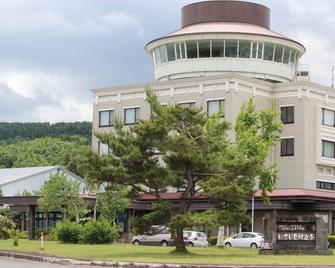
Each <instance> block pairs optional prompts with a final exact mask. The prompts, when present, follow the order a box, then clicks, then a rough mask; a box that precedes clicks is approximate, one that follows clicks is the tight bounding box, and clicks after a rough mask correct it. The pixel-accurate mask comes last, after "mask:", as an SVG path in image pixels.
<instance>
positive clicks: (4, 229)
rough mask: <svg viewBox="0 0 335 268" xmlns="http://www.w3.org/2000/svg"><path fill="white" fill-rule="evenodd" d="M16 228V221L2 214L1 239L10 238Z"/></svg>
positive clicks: (0, 223)
mask: <svg viewBox="0 0 335 268" xmlns="http://www.w3.org/2000/svg"><path fill="white" fill-rule="evenodd" d="M14 230H15V223H14V222H13V221H12V220H11V219H9V218H7V217H5V216H0V239H9V238H10V237H11V235H12V233H13V231H14Z"/></svg>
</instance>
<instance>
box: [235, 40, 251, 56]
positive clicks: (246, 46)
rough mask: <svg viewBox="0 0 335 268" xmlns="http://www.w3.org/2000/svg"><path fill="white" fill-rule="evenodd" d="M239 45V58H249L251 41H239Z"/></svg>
mask: <svg viewBox="0 0 335 268" xmlns="http://www.w3.org/2000/svg"><path fill="white" fill-rule="evenodd" d="M239 45H240V46H239V50H238V56H239V58H250V49H251V41H240V42H239Z"/></svg>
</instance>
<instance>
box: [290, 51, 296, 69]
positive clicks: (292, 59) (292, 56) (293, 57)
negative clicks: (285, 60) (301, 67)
mask: <svg viewBox="0 0 335 268" xmlns="http://www.w3.org/2000/svg"><path fill="white" fill-rule="evenodd" d="M295 54H296V52H295V51H294V50H293V49H292V50H291V56H290V61H289V64H290V65H292V66H293V65H294V60H295Z"/></svg>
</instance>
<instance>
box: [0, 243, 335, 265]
mask: <svg viewBox="0 0 335 268" xmlns="http://www.w3.org/2000/svg"><path fill="white" fill-rule="evenodd" d="M39 246H40V243H39V241H29V240H22V239H21V240H20V241H19V247H13V241H12V240H0V249H5V250H15V251H26V252H28V251H29V252H38V253H40V250H39ZM188 249H189V252H190V253H189V254H186V255H184V254H183V255H181V254H177V253H174V252H173V250H174V248H173V247H158V246H157V247H153V246H133V245H129V244H111V245H74V244H62V243H60V242H55V241H46V242H45V250H44V251H43V253H45V254H51V255H55V256H64V257H74V258H82V259H100V260H115V261H138V262H178V263H203V264H220V263H221V264H301V265H303V264H324V265H326V264H328V265H334V264H335V255H333V256H305V255H303V256H297V255H281V256H263V255H262V256H261V255H258V251H257V250H253V249H237V248H222V249H221V248H216V247H208V248H188Z"/></svg>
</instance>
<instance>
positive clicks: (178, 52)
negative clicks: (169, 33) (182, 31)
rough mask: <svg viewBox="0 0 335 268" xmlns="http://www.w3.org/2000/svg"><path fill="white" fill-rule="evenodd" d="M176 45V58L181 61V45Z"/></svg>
mask: <svg viewBox="0 0 335 268" xmlns="http://www.w3.org/2000/svg"><path fill="white" fill-rule="evenodd" d="M174 45H175V47H176V58H177V60H179V59H180V43H176V44H174Z"/></svg>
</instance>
